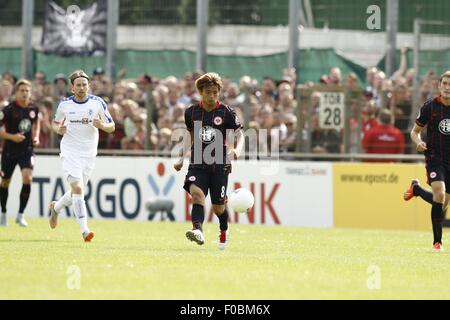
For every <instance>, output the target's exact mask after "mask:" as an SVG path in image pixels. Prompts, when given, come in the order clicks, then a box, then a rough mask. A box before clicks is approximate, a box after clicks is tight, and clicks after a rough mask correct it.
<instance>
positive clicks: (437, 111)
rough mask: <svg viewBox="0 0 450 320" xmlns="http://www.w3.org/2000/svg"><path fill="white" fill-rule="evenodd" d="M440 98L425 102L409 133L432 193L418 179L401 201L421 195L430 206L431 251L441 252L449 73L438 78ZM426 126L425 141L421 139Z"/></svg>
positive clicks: (448, 182)
mask: <svg viewBox="0 0 450 320" xmlns="http://www.w3.org/2000/svg"><path fill="white" fill-rule="evenodd" d="M438 89H439V96H437V97H435V98H432V99H429V100H427V101H425V103H424V104H423V106H422V108H421V109H420V111H419V114H418V116H417V119H416V123H415V125H414V127H413V128H412V130H411V139H412V141H413V142H414V143H415V145H416V149H417V151H419V152H423V153H424V155H425V161H426V165H425V166H426V171H427V182H428V184H430V185H431V193H430V192H429V191H427V190H425V189H423V188H421V187H420V186H419V181H418V179H414V180H413V181H412V182H411V185H410V187H409V189H408V190H407V191H406V192H405V194H404V199H405V200H409V199H411V198H412V197H413V196H420V197H421V198H422V199H424V200H425V201H427V202H429V203H431V223H432V227H433V237H434V239H433V249H434V250H436V251H443V250H444V247H443V245H442V227H443V222H444V210H445V209H446V208H447V206H448V203H449V200H450V193H449V192H448V190H450V70H448V71H446V72H444V73H443V74H442V75H441V76H440V78H439V87H438ZM425 126H427V135H426V141H423V140H422V138H421V132H422V130H423V128H424V127H425Z"/></svg>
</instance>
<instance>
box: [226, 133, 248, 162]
mask: <svg viewBox="0 0 450 320" xmlns="http://www.w3.org/2000/svg"><path fill="white" fill-rule="evenodd" d="M235 134H236V147H234V148H230V149H229V151H228V158H229V159H232V160H237V159H238V158H239V156H240V155H241V152H242V148H243V147H244V143H245V139H244V134H243V133H242V130H237V131H236V132H235Z"/></svg>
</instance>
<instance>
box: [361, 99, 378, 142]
mask: <svg viewBox="0 0 450 320" xmlns="http://www.w3.org/2000/svg"><path fill="white" fill-rule="evenodd" d="M377 113H378V108H377V106H376V105H375V101H373V100H370V101H369V102H367V105H366V106H365V107H364V109H363V112H362V114H361V116H362V120H363V123H362V124H361V131H362V133H363V135H365V134H366V132H368V131H370V129H372V128H374V127H377V126H378V125H379V122H378V119H377Z"/></svg>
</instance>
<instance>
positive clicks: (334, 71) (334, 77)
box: [328, 67, 342, 84]
mask: <svg viewBox="0 0 450 320" xmlns="http://www.w3.org/2000/svg"><path fill="white" fill-rule="evenodd" d="M341 80H342V73H341V69H340V68H338V67H333V68H331V69H330V73H329V75H328V84H341Z"/></svg>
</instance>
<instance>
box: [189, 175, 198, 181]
mask: <svg viewBox="0 0 450 320" xmlns="http://www.w3.org/2000/svg"><path fill="white" fill-rule="evenodd" d="M188 180H189V181H191V182H193V181H195V180H196V179H195V177H194V176H190V177H189V178H188Z"/></svg>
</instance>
